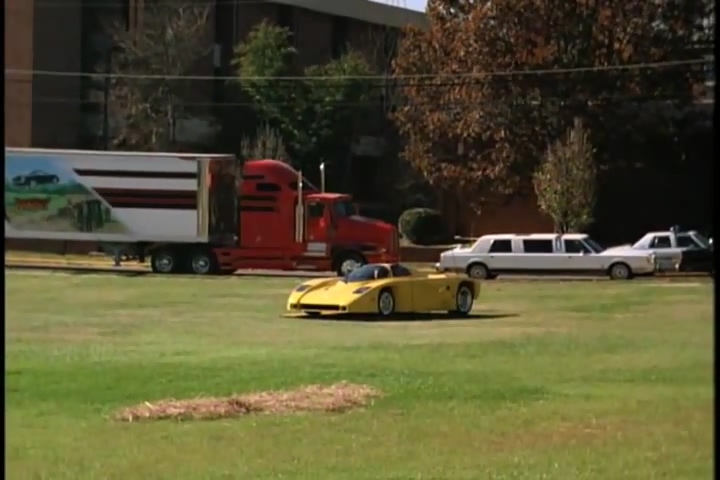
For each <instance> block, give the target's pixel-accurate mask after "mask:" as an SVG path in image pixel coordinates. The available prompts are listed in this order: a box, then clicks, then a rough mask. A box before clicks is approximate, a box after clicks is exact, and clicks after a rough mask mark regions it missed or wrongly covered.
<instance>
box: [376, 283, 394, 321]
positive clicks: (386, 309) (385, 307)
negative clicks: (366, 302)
mask: <svg viewBox="0 0 720 480" xmlns="http://www.w3.org/2000/svg"><path fill="white" fill-rule="evenodd" d="M377 308H378V313H379V314H380V316H381V317H383V318H387V317H390V316H392V314H393V313H395V296H394V295H393V293H392V290H390V289H389V288H386V289H384V290H382V291H380V295H378V301H377Z"/></svg>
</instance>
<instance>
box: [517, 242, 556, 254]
mask: <svg viewBox="0 0 720 480" xmlns="http://www.w3.org/2000/svg"><path fill="white" fill-rule="evenodd" d="M523 250H525V253H553V252H554V250H553V242H552V240H535V239H533V240H523Z"/></svg>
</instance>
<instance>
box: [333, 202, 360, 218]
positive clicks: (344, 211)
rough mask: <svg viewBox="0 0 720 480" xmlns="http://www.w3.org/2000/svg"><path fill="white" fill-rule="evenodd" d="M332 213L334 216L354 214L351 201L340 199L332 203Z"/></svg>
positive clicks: (340, 216)
mask: <svg viewBox="0 0 720 480" xmlns="http://www.w3.org/2000/svg"><path fill="white" fill-rule="evenodd" d="M333 213H334V214H335V218H345V217H349V216H351V215H355V207H354V206H353V204H352V202H350V201H348V200H340V201H339V202H335V203H334V204H333Z"/></svg>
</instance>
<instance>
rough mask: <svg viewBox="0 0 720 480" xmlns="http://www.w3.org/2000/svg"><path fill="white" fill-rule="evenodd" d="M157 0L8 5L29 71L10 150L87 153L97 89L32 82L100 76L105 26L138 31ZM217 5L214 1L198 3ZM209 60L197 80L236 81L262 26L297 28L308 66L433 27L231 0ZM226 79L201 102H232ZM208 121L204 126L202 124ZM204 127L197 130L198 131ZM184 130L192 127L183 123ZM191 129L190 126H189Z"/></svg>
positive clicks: (339, 8)
mask: <svg viewBox="0 0 720 480" xmlns="http://www.w3.org/2000/svg"><path fill="white" fill-rule="evenodd" d="M146 1H152V0H109V1H108V0H70V1H68V0H7V1H6V3H5V68H6V69H9V70H16V71H23V73H9V74H6V78H5V80H6V81H5V99H6V100H5V145H6V146H14V147H30V146H32V147H45V148H83V147H87V146H88V145H87V144H86V143H85V142H84V139H86V138H87V137H88V136H89V135H90V136H91V135H92V132H97V130H98V128H99V123H101V120H100V117H101V115H99V111H100V110H101V108H102V106H101V105H99V104H98V102H93V101H90V99H91V98H93V97H92V89H93V88H96V87H95V86H93V85H92V83H93V82H91V81H88V80H87V79H83V78H81V77H78V76H73V75H67V76H44V75H39V74H37V75H32V74H30V73H25V72H30V71H52V72H68V73H73V72H92V71H95V68H96V67H95V66H94V65H91V61H90V59H91V58H93V57H94V58H97V54H98V50H100V49H101V48H102V46H101V45H100V43H102V41H103V40H102V33H101V24H102V22H103V21H106V20H108V19H113V20H116V21H121V22H122V21H124V22H125V23H126V24H127V25H128V28H133V26H134V25H136V24H137V22H138V21H139V20H140V18H141V15H142V9H143V4H144V2H146ZM196 1H198V2H213V0H196ZM214 3H215V5H214V9H213V12H212V17H211V20H210V21H211V23H212V25H211V28H210V31H211V34H212V36H213V38H208V44H209V46H212V44H214V54H213V55H209V56H208V59H207V61H206V62H205V63H204V65H202V66H200V67H199V68H198V71H197V72H195V73H196V74H197V75H207V76H212V75H227V74H228V73H229V61H230V56H231V54H232V48H233V46H234V45H235V44H237V43H238V42H239V41H241V40H242V39H243V38H244V37H245V35H246V34H247V33H248V31H249V30H250V29H251V28H252V27H253V26H254V25H255V24H257V23H258V22H260V21H262V20H268V21H271V22H275V23H277V24H279V25H282V26H285V27H288V28H290V29H291V31H293V34H294V35H293V38H294V41H295V44H296V47H297V48H298V51H299V53H300V62H301V63H303V64H314V63H318V62H321V61H323V60H327V59H329V58H331V57H332V56H334V55H338V54H339V53H340V52H341V51H342V48H343V47H344V46H345V45H347V44H350V45H359V43H360V42H362V40H363V39H364V38H367V33H368V31H370V30H372V29H379V28H387V27H390V28H394V27H401V26H404V25H407V24H416V25H417V24H423V23H424V22H425V15H424V13H421V12H416V11H411V10H407V9H404V8H400V7H396V6H391V5H387V4H382V3H376V2H371V1H368V0H342V1H339V0H332V1H331V0H277V1H261V0H258V1H252V2H249V1H247V0H221V1H216V2H214ZM221 89H222V82H209V81H205V82H198V88H197V89H194V90H195V91H194V94H195V97H196V98H194V99H193V100H194V101H196V102H197V103H205V104H207V105H210V104H212V103H217V102H219V101H223V98H222V95H221V94H219V93H218V91H219V90H221ZM200 123H202V122H200ZM197 124H198V122H197V121H196V122H194V124H193V125H197ZM178 127H179V129H182V128H181V127H182V126H180V125H179V126H178ZM185 130H187V128H186V129H185Z"/></svg>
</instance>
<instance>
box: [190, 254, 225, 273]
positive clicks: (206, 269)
mask: <svg viewBox="0 0 720 480" xmlns="http://www.w3.org/2000/svg"><path fill="white" fill-rule="evenodd" d="M189 260H190V262H189V263H190V265H189V266H190V272H192V273H194V274H195V275H214V274H216V273H217V271H218V268H217V267H218V265H217V260H216V259H215V255H214V254H213V253H212V252H210V251H207V250H196V251H194V252H193V253H192V254H191V255H190V259H189Z"/></svg>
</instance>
